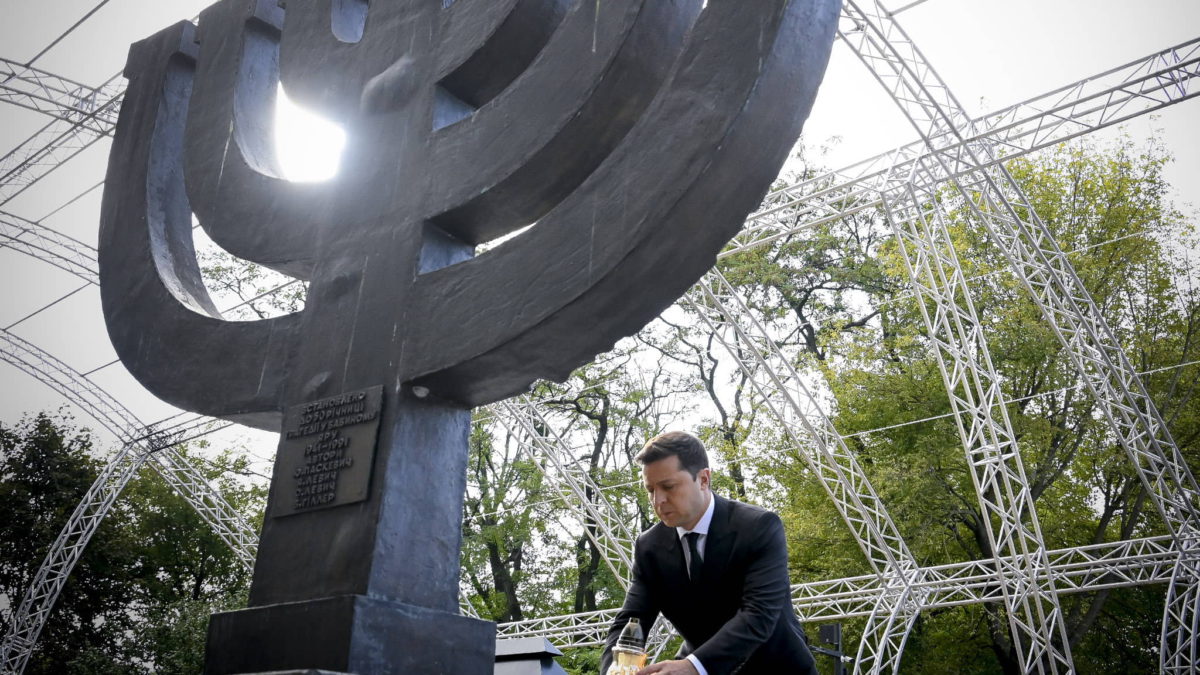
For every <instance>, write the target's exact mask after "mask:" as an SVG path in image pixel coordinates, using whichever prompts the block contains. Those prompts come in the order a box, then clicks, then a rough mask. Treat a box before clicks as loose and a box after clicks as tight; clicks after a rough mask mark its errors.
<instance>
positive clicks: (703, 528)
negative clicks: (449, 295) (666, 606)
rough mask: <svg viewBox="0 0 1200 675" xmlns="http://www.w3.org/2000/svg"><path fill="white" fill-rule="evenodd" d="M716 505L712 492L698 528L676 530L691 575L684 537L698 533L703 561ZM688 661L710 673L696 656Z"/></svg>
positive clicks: (699, 549)
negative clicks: (709, 527)
mask: <svg viewBox="0 0 1200 675" xmlns="http://www.w3.org/2000/svg"><path fill="white" fill-rule="evenodd" d="M716 503H717V500H715V499H713V495H712V491H711V490H710V491H709V493H708V507H707V508H706V509H704V515H702V516H700V520H699V521H698V522H697V523H696V526H695V527H693V528H692V529H690V530H686V529H684V528H682V527H677V528H675V533H676V534H678V535H679V543H680V545H681V546H683V569H685V570H687V571H688V574H689V575H690V574H691V569H692V567H691V566H692V551H691V547H690V546H688V545H687V542H686V541H684V539H683V535H685V534H689V533H691V532H696V533H697V534H699V535H700V538H699V539H697V540H696V550H697V551H699V552H700V559H701V560H703V559H704V545H705V544H706V543H708V526H709V525H711V524H712V517H713V506H715V505H716ZM687 660H688V661H691V662H692V665H693V666H695V667H696V671H697V672H698V673H700V675H708V671H707V670H705V669H704V665H703V664H701V663H700V659H698V658H696V655H695V654H688V655H687Z"/></svg>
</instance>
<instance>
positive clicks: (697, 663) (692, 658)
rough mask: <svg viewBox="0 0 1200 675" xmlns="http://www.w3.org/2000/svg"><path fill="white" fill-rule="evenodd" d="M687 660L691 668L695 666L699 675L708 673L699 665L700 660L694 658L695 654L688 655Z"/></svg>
mask: <svg viewBox="0 0 1200 675" xmlns="http://www.w3.org/2000/svg"><path fill="white" fill-rule="evenodd" d="M687 660H688V661H691V662H692V665H693V666H696V672H698V673H700V675H708V671H707V670H705V669H704V666H703V665H701V664H700V659H698V658H696V655H695V654H688V655H687Z"/></svg>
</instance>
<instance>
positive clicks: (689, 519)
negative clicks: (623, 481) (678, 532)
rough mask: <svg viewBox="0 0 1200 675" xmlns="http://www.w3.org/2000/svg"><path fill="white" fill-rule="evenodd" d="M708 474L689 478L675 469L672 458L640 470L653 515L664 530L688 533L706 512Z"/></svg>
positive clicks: (703, 472) (706, 472)
mask: <svg viewBox="0 0 1200 675" xmlns="http://www.w3.org/2000/svg"><path fill="white" fill-rule="evenodd" d="M711 473H712V472H711V471H709V470H708V469H701V470H700V472H699V473H697V474H696V477H695V478H692V474H690V473H688V472H687V471H686V470H684V468H683V467H681V466H680V465H679V458H678V457H676V456H671V457H667V458H665V459H660V460H658V461H657V462H650V463H649V464H645V465H643V466H642V481H643V483H644V484H645V486H646V491H647V492H649V493H650V502H651V504H653V505H654V512H655V513H657V514H658V517H659V518H661V519H662V521H663V523H664V524H665V525H666V526H667V527H682V528H685V529H691V528H693V527H695V526H696V523H698V522H700V516H703V515H704V509H706V508H708V499H709V494H708V481H709V477H710V476H711Z"/></svg>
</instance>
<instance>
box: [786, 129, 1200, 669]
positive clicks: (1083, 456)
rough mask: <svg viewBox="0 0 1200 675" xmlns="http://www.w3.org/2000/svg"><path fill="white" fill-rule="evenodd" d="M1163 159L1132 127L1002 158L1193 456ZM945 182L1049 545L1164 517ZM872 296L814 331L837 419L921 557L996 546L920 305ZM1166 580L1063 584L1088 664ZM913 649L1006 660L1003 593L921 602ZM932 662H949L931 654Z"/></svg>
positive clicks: (1134, 529)
mask: <svg viewBox="0 0 1200 675" xmlns="http://www.w3.org/2000/svg"><path fill="white" fill-rule="evenodd" d="M1166 161H1167V157H1166V155H1165V153H1164V152H1163V151H1162V150H1161V148H1157V147H1156V146H1153V145H1151V146H1150V147H1149V148H1146V149H1144V150H1139V149H1136V148H1134V147H1133V146H1132V144H1130V143H1128V142H1125V143H1123V144H1120V145H1118V146H1117V147H1115V148H1112V149H1108V150H1101V149H1099V148H1097V147H1095V146H1090V145H1085V144H1075V145H1071V146H1064V147H1061V148H1059V149H1057V150H1055V151H1052V152H1049V153H1046V154H1043V155H1041V156H1038V157H1034V158H1028V159H1020V160H1014V161H1013V162H1010V164H1009V168H1010V170H1011V171H1012V173H1013V174H1014V176H1015V177H1016V179H1017V180H1018V182H1019V183H1020V184H1021V185H1022V187H1023V188H1024V190H1025V191H1026V193H1027V194H1028V195H1029V197H1030V199H1031V201H1032V202H1033V205H1034V206H1035V208H1036V210H1037V212H1038V213H1039V214H1040V215H1041V217H1042V218H1043V220H1044V221H1045V222H1046V224H1047V226H1048V227H1049V228H1050V229H1051V230H1052V231H1053V232H1054V234H1055V236H1056V238H1057V240H1058V242H1059V245H1060V247H1061V248H1062V249H1063V250H1065V251H1068V252H1070V257H1071V260H1072V263H1073V264H1074V266H1075V269H1076V271H1077V272H1078V274H1079V277H1080V279H1081V280H1082V281H1083V283H1084V284H1085V286H1086V287H1087V288H1088V290H1089V292H1090V293H1091V295H1092V297H1093V298H1094V299H1095V301H1096V304H1097V306H1098V307H1099V308H1100V310H1101V312H1102V313H1103V314H1104V316H1105V318H1106V320H1107V321H1108V323H1109V325H1110V326H1112V327H1113V328H1114V331H1115V333H1116V335H1117V337H1118V339H1119V340H1120V341H1121V343H1122V346H1123V347H1124V348H1125V350H1126V352H1127V353H1128V354H1129V355H1130V358H1131V360H1132V362H1133V363H1134V365H1135V368H1137V369H1138V370H1139V371H1142V372H1145V373H1147V377H1146V379H1145V383H1146V385H1147V388H1148V390H1149V392H1150V395H1151V397H1152V398H1153V399H1154V400H1155V401H1156V403H1157V404H1158V406H1159V407H1160V409H1161V410H1162V412H1163V415H1164V418H1165V419H1167V420H1168V423H1169V425H1170V427H1171V431H1172V433H1173V435H1174V437H1175V439H1176V441H1177V442H1178V443H1179V445H1180V447H1181V449H1182V450H1183V452H1184V454H1185V456H1186V457H1187V458H1188V459H1189V460H1192V461H1193V466H1195V461H1194V460H1195V459H1196V457H1197V452H1198V451H1200V448H1198V447H1197V432H1198V430H1200V429H1198V428H1197V425H1196V419H1197V412H1198V411H1200V400H1198V399H1197V398H1196V396H1195V387H1194V386H1193V385H1194V383H1195V382H1196V372H1197V371H1196V366H1195V361H1196V357H1197V345H1196V335H1197V328H1198V326H1197V323H1196V321H1197V318H1200V315H1198V310H1200V303H1198V302H1197V300H1198V298H1197V296H1196V293H1195V290H1194V288H1195V287H1194V285H1193V283H1194V277H1192V276H1191V275H1193V274H1194V270H1191V269H1189V268H1188V267H1187V266H1186V265H1185V264H1184V263H1183V262H1182V261H1181V255H1182V253H1181V250H1182V251H1186V250H1187V247H1188V246H1189V245H1190V246H1193V247H1194V246H1195V241H1194V238H1192V231H1191V229H1190V226H1189V225H1188V224H1187V223H1186V221H1185V220H1184V219H1183V218H1182V216H1181V215H1180V214H1179V213H1177V212H1176V211H1174V210H1173V209H1172V208H1171V207H1170V205H1169V203H1167V201H1166V199H1165V194H1166V184H1165V183H1164V181H1163V179H1162V175H1161V168H1162V166H1163V164H1164V163H1165V162H1166ZM943 199H945V200H946V203H947V204H948V205H949V206H950V208H951V209H952V211H951V212H952V215H953V216H954V218H953V219H952V222H951V227H952V230H953V234H954V236H955V238H956V239H957V241H956V248H957V249H958V251H959V257H960V260H961V261H962V263H963V266H964V271H965V274H966V276H967V278H968V279H970V280H971V286H972V291H973V299H974V300H975V306H976V310H977V311H978V313H979V314H980V320H981V321H982V322H983V323H984V324H986V326H987V334H988V338H989V345H988V346H989V350H990V352H991V355H992V359H993V363H994V364H995V366H996V369H997V371H998V373H999V375H1000V377H1001V380H1002V385H1003V387H1004V391H1005V395H1006V398H1007V399H1008V400H1009V401H1010V405H1009V415H1010V417H1011V419H1012V421H1013V426H1014V431H1015V433H1016V434H1017V440H1018V443H1019V446H1020V448H1021V452H1022V456H1023V459H1024V464H1025V470H1026V473H1027V476H1028V478H1029V481H1030V485H1031V495H1032V496H1033V498H1034V499H1035V504H1036V508H1037V510H1038V513H1039V516H1040V521H1041V527H1042V531H1043V534H1044V536H1045V538H1046V542H1047V546H1049V547H1051V548H1058V547H1065V546H1079V545H1085V544H1092V543H1100V542H1106V541H1116V540H1120V539H1126V538H1130V537H1135V536H1146V535H1150V534H1157V533H1161V532H1163V529H1162V524H1161V522H1160V521H1159V519H1158V518H1157V516H1156V514H1154V513H1153V508H1152V505H1151V501H1150V500H1149V498H1148V495H1146V494H1145V492H1144V490H1143V488H1142V485H1141V483H1140V481H1139V480H1138V479H1137V477H1136V476H1135V474H1134V472H1133V469H1132V464H1131V462H1130V461H1129V459H1128V457H1127V456H1126V454H1125V452H1124V450H1123V449H1122V448H1121V447H1120V446H1119V445H1118V444H1117V443H1116V442H1115V440H1114V438H1113V437H1112V435H1111V433H1110V432H1109V430H1108V427H1107V425H1106V424H1105V423H1104V421H1103V418H1102V416H1101V415H1099V414H1098V413H1099V409H1098V405H1099V404H1098V402H1097V401H1095V400H1094V399H1093V398H1092V397H1091V396H1090V395H1089V394H1088V392H1087V391H1086V389H1085V388H1084V387H1083V381H1082V379H1081V377H1080V375H1079V373H1078V372H1077V371H1076V370H1075V368H1074V367H1073V366H1072V364H1071V362H1070V360H1069V358H1068V357H1067V354H1066V352H1065V351H1064V349H1063V347H1062V344H1061V343H1060V342H1059V340H1058V339H1057V337H1056V336H1055V335H1054V334H1053V333H1052V332H1051V331H1050V329H1049V327H1048V326H1047V324H1046V323H1045V322H1044V320H1043V319H1042V317H1041V313H1040V311H1039V310H1038V309H1037V307H1036V306H1035V305H1034V304H1033V302H1032V300H1031V299H1030V297H1029V296H1028V294H1027V293H1026V292H1025V290H1024V289H1023V288H1022V287H1021V286H1020V285H1019V283H1018V282H1017V281H1016V280H1015V279H1014V278H1013V277H1012V275H1011V274H1010V273H1009V272H1008V268H1007V264H1006V262H1005V260H1004V258H1003V256H1002V255H1001V254H1000V252H999V251H998V250H997V249H996V248H995V247H994V246H993V245H992V244H991V243H990V242H989V241H987V239H986V238H985V237H984V235H983V233H982V232H981V231H980V230H978V229H976V228H975V227H973V226H972V224H971V222H970V221H969V220H967V219H966V218H965V217H964V214H965V212H966V205H965V204H964V203H962V202H961V200H957V201H956V197H955V196H953V195H944V196H943ZM1180 243H1182V244H1183V245H1182V246H1181V247H1180V248H1173V247H1172V245H1178V244H1180ZM877 259H878V260H877V266H878V268H879V269H884V270H889V271H890V272H889V273H890V274H893V275H895V276H896V277H897V278H902V275H901V274H900V270H901V269H902V265H900V264H899V259H898V257H897V252H896V250H895V248H894V246H891V245H884V246H881V247H880V248H879V250H878V254H877ZM871 301H872V305H871V307H872V308H873V309H874V310H875V311H876V312H877V313H878V316H879V321H878V322H877V323H876V322H872V323H870V324H868V325H866V326H863V327H861V329H858V330H856V331H851V332H847V331H844V330H830V331H828V332H827V334H826V335H825V336H824V341H823V342H821V343H820V344H821V348H822V351H823V352H824V353H825V354H827V355H830V356H833V357H834V358H832V359H831V358H826V363H829V362H830V361H832V362H833V363H832V365H830V366H827V367H826V370H825V373H826V379H827V382H828V383H829V386H830V387H831V389H832V390H833V391H834V393H835V394H836V397H837V401H838V414H837V425H838V427H839V429H840V430H841V431H842V432H843V433H844V434H846V435H848V436H851V437H852V438H854V439H855V443H856V446H857V448H858V450H859V452H860V454H861V456H862V458H863V460H864V463H865V464H866V465H867V466H868V468H869V471H870V473H871V478H872V481H873V483H874V485H875V487H876V488H877V490H878V491H879V492H880V493H881V496H882V497H883V499H884V501H885V502H886V503H887V504H888V505H889V508H890V510H891V513H892V516H893V517H894V518H895V519H896V520H897V521H898V524H899V526H900V528H901V530H902V532H903V533H904V534H905V535H906V537H907V539H908V541H909V545H910V547H911V548H912V549H913V551H914V553H915V554H916V555H917V557H918V558H919V559H920V560H921V561H922V562H924V563H926V564H936V563H942V562H951V561H955V560H964V559H976V558H985V559H986V558H988V557H990V556H991V555H992V551H991V550H990V548H989V544H988V539H987V537H986V532H985V520H984V515H983V513H982V512H981V510H980V507H979V504H978V501H977V499H976V496H975V493H974V488H973V485H972V482H971V478H970V473H969V471H968V469H967V466H966V463H965V460H964V458H963V453H962V449H961V446H960V443H959V441H958V438H957V432H956V430H955V428H954V425H953V420H952V419H951V418H948V417H947V416H946V415H947V413H948V412H949V407H948V405H947V403H946V394H945V392H944V391H943V390H942V387H941V382H940V378H939V377H938V375H937V368H936V365H935V364H934V362H933V360H932V359H931V357H930V353H931V352H930V350H929V348H928V345H927V340H926V338H925V336H924V329H923V325H922V322H921V321H920V318H919V314H918V313H917V307H916V305H915V304H914V303H913V301H912V300H911V299H909V298H907V297H905V296H903V295H895V294H894V295H891V296H885V297H880V298H878V299H875V298H871ZM860 311H861V310H860ZM833 325H834V326H836V325H837V323H836V322H833ZM914 420H920V421H915V422H914ZM897 425H899V426H897ZM876 429H882V430H881V431H872V430H876ZM801 518H803V516H801ZM1161 597H1162V593H1161V590H1158V589H1150V590H1147V591H1144V592H1143V591H1141V590H1129V591H1122V592H1120V593H1113V592H1108V591H1100V592H1097V593H1090V594H1079V595H1072V596H1070V597H1063V598H1062V602H1063V607H1064V611H1065V612H1066V616H1067V630H1068V634H1069V639H1070V641H1071V645H1072V652H1073V655H1074V657H1075V661H1076V665H1077V666H1078V667H1079V669H1080V671H1081V672H1106V668H1107V667H1109V666H1111V665H1112V664H1113V662H1114V661H1113V658H1114V657H1113V655H1114V653H1119V651H1120V650H1117V649H1115V648H1114V646H1113V645H1112V644H1110V643H1111V642H1112V641H1111V639H1110V638H1109V637H1108V636H1111V635H1113V634H1119V635H1130V636H1132V635H1138V636H1143V637H1144V634H1145V626H1146V625H1147V623H1157V621H1158V617H1160V616H1161ZM1115 598H1119V601H1114V599H1115ZM1101 627H1102V629H1101ZM964 636H974V637H973V638H972V639H964ZM1156 650H1157V643H1156V642H1151V643H1148V644H1146V645H1133V646H1132V647H1131V648H1130V649H1129V650H1127V652H1126V653H1123V654H1120V657H1121V658H1125V659H1130V660H1129V661H1127V662H1125V663H1124V665H1123V667H1125V668H1130V667H1133V668H1135V669H1141V668H1145V669H1147V670H1149V669H1152V668H1153V667H1154V665H1153V664H1154V662H1155V659H1156ZM906 651H907V653H906V657H905V664H906V665H905V669H906V670H912V671H913V672H951V671H954V670H956V669H957V668H958V667H959V666H961V665H962V664H963V663H966V662H973V663H975V664H977V667H978V669H979V670H981V671H986V670H994V671H995V672H1002V671H1003V672H1013V671H1014V669H1015V667H1016V663H1017V660H1016V656H1015V654H1014V653H1013V652H1012V641H1011V636H1009V635H1008V628H1007V622H1006V621H1005V619H1004V616H1003V611H1002V608H1001V607H1000V606H998V605H984V606H972V607H967V608H962V609H957V610H953V611H945V612H931V613H930V616H927V617H925V618H923V619H922V621H921V623H920V624H919V627H918V630H917V633H916V635H915V636H914V640H913V642H911V643H910V645H909V646H908V649H907V650H906ZM935 655H936V657H935ZM954 655H958V657H959V658H956V657H955V656H954ZM926 657H928V658H926ZM935 663H944V664H947V665H946V666H945V669H944V670H941V669H939V668H938V667H935V666H932V665H931V664H935ZM1135 664H1136V665H1135Z"/></svg>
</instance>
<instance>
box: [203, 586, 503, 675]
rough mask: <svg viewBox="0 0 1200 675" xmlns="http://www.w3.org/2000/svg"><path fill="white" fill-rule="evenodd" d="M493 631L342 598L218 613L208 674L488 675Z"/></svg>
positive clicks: (454, 617) (395, 605) (466, 620)
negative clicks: (397, 674)
mask: <svg viewBox="0 0 1200 675" xmlns="http://www.w3.org/2000/svg"><path fill="white" fill-rule="evenodd" d="M495 645H496V624H494V623H492V622H490V621H483V620H480V619H475V618H471V617H466V616H462V615H460V614H451V613H449V612H442V611H438V610H433V609H429V608H426V607H416V606H413V605H406V604H403V603H399V602H391V601H387V600H378V599H375V598H369V597H367V596H363V595H343V596H337V597H332V598H322V599H319V600H309V601H304V602H292V603H284V604H278V605H267V606H264V607H251V608H249V609H243V610H239V611H235V612H222V613H220V614H214V615H213V616H212V619H211V620H210V621H209V624H208V645H207V648H206V651H205V655H204V656H205V658H204V672H205V673H208V674H209V675H234V674H244V673H266V672H271V671H301V672H311V671H314V670H315V671H321V670H326V671H334V672H344V673H363V674H365V673H389V672H394V673H413V674H417V673H420V674H428V675H434V674H442V673H455V674H456V675H457V674H459V673H462V674H463V675H491V674H492V672H493V669H494V667H495V659H496V651H495V649H496V646H495Z"/></svg>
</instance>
